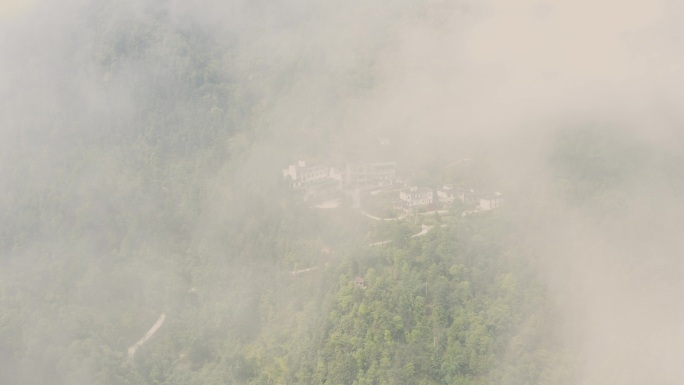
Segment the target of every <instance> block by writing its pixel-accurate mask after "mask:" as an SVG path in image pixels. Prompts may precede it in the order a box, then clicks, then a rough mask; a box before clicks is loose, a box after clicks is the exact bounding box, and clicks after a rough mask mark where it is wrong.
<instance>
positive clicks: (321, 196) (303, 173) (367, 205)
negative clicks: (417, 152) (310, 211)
mask: <svg viewBox="0 0 684 385" xmlns="http://www.w3.org/2000/svg"><path fill="white" fill-rule="evenodd" d="M399 175H400V174H399V173H398V170H397V162H395V161H384V162H373V163H347V164H346V165H344V166H342V167H332V166H330V165H329V164H328V163H326V162H324V161H309V160H298V161H297V162H296V163H293V164H290V165H289V166H288V167H287V168H286V169H283V170H282V176H283V179H284V181H285V183H286V185H287V187H288V188H290V189H292V190H294V191H297V192H299V193H301V196H302V201H303V202H305V203H306V204H307V205H310V206H313V207H318V208H335V207H338V206H339V205H340V204H341V203H342V202H343V201H345V200H348V201H350V204H351V206H352V207H353V208H355V209H358V210H361V211H362V212H363V213H364V214H366V216H369V217H371V218H372V219H378V220H383V219H384V220H391V219H393V218H397V217H400V216H405V215H408V214H417V213H426V212H439V211H440V210H442V211H445V210H449V209H450V208H451V207H452V206H453V205H454V203H460V204H461V205H460V207H461V208H462V209H463V215H467V214H470V213H476V212H482V211H488V210H492V209H495V208H497V207H499V206H501V204H502V203H503V201H504V195H503V194H502V193H501V192H498V191H497V192H484V191H478V190H477V189H475V188H473V187H471V186H456V185H454V184H444V185H441V186H439V187H438V188H435V186H420V185H416V184H414V183H412V182H411V181H409V180H407V179H404V178H400V177H399Z"/></svg>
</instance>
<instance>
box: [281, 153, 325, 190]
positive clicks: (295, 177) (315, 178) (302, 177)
mask: <svg viewBox="0 0 684 385" xmlns="http://www.w3.org/2000/svg"><path fill="white" fill-rule="evenodd" d="M329 176H330V168H329V167H328V166H327V165H325V164H322V163H317V162H314V163H311V162H307V161H305V160H300V161H298V162H297V163H295V164H291V165H290V166H289V167H288V168H287V169H285V170H283V178H285V179H288V178H289V182H290V187H292V188H293V189H295V190H298V189H303V188H307V187H309V186H312V185H315V184H318V183H321V182H324V181H325V180H326V179H328V177H329Z"/></svg>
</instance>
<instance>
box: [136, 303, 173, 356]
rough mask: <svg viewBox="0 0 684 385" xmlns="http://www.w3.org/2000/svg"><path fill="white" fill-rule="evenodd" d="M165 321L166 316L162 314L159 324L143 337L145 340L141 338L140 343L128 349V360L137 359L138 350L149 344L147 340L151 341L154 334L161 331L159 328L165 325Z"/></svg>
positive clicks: (158, 320)
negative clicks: (146, 343)
mask: <svg viewBox="0 0 684 385" xmlns="http://www.w3.org/2000/svg"><path fill="white" fill-rule="evenodd" d="M164 320H166V314H164V313H162V314H161V315H160V316H159V318H158V319H157V322H155V323H154V325H153V326H152V328H151V329H150V330H148V331H147V333H145V335H144V336H143V338H141V339H140V340H139V341H138V342H136V343H135V344H134V345H133V346H131V347H130V348H128V358H130V359H131V360H132V359H133V358H135V352H136V351H137V350H138V348H140V347H141V346H143V344H144V343H145V342H147V340H149V339H150V338H152V336H153V335H154V333H156V332H157V330H159V328H160V327H161V326H162V325H163V324H164Z"/></svg>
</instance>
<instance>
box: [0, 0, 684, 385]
mask: <svg viewBox="0 0 684 385" xmlns="http://www.w3.org/2000/svg"><path fill="white" fill-rule="evenodd" d="M683 14H684V5H682V4H679V3H677V2H672V1H664V0H663V1H659V0H657V1H628V2H619V1H614V0H598V1H584V0H582V1H569V0H559V1H526V0H525V1H517V2H509V1H504V0H495V1H459V2H451V1H446V0H422V1H419V0H400V1H394V2H391V3H390V2H380V1H375V0H371V1H361V0H351V1H344V2H342V1H332V2H313V1H308V0H290V1H284V2H276V1H270V0H260V1H238V0H231V1H228V2H220V1H205V2H183V1H143V2H137V1H124V2H117V3H116V4H108V3H106V2H102V1H85V0H83V1H80V0H79V1H75V0H73V1H66V2H60V3H59V4H57V3H50V2H46V1H39V0H35V1H19V0H5V1H2V2H0V103H1V107H0V210H1V211H0V222H2V223H1V224H0V231H2V233H1V235H0V236H1V242H2V243H1V244H0V289H1V290H2V293H3V296H4V299H3V304H2V309H0V328H4V331H3V332H2V334H0V337H1V338H0V345H4V346H2V347H0V371H3V372H5V373H6V374H4V375H3V374H0V380H2V381H5V382H6V383H8V384H15V383H16V384H19V383H45V384H47V383H51V382H50V381H54V383H55V384H57V383H73V384H79V383H89V382H90V381H94V379H95V378H100V377H97V376H98V374H97V373H94V372H93V371H92V369H90V368H91V366H88V365H91V364H88V365H86V364H81V363H80V362H82V361H79V360H84V359H83V358H82V357H81V358H78V359H76V358H73V359H71V361H70V362H67V363H65V362H61V361H59V357H58V356H59V354H58V353H50V352H48V353H44V352H43V350H44V346H43V345H41V343H44V341H50V343H51V344H52V345H51V346H53V345H54V346H66V347H69V346H71V349H77V348H76V347H75V346H76V345H77V343H76V342H74V341H82V340H83V338H81V337H82V336H80V335H79V333H78V331H74V330H72V329H69V328H70V327H73V328H76V329H77V328H78V326H73V325H95V326H94V327H91V328H92V329H93V330H91V331H90V332H89V333H90V334H89V335H90V336H91V337H92V339H94V340H96V341H98V342H97V343H94V342H93V344H99V345H98V346H100V348H98V349H104V348H102V346H105V345H107V344H109V345H107V346H108V348H106V349H105V350H107V349H110V350H112V351H116V352H119V351H120V352H121V353H117V354H120V356H121V357H120V358H122V357H123V358H125V354H126V348H127V347H128V346H129V345H133V344H134V343H135V341H137V340H138V338H140V337H142V336H143V335H144V334H145V331H147V329H148V328H149V327H151V326H152V324H153V323H154V321H155V319H157V317H159V315H160V314H162V313H164V312H166V314H167V320H166V322H167V323H169V324H171V326H167V327H169V328H172V327H176V328H177V329H172V330H182V327H181V326H178V325H181V323H183V322H186V323H187V324H189V325H195V327H196V328H197V330H198V331H197V334H201V335H193V336H192V337H188V341H189V340H192V339H198V340H199V339H207V340H211V339H212V338H215V339H217V340H218V338H219V337H212V336H211V335H204V334H202V333H204V331H203V330H204V329H201V328H202V327H205V326H206V325H212V326H211V327H214V328H215V329H216V330H224V332H225V335H223V334H221V337H220V338H224V339H225V340H226V341H239V345H240V346H243V345H244V346H247V345H249V341H251V340H250V338H257V337H255V336H258V335H259V333H266V332H264V330H268V329H267V328H266V327H264V326H263V323H264V322H266V321H263V320H262V326H261V329H259V326H258V325H257V324H258V323H259V322H257V318H258V314H259V312H266V311H265V310H264V307H265V305H264V303H266V302H265V300H264V298H271V297H272V298H279V297H278V295H279V293H277V292H269V291H268V290H267V289H264V288H263V287H262V286H259V284H257V283H256V282H261V280H264V281H269V280H273V282H274V284H275V285H276V287H277V285H285V284H286V283H282V282H285V281H284V280H283V279H281V278H277V277H279V276H278V275H277V274H278V272H283V271H288V272H289V271H290V270H293V269H301V268H305V267H309V266H311V263H312V262H311V261H312V260H313V257H308V256H307V257H301V258H300V257H299V256H293V255H295V254H297V253H296V252H295V251H293V250H299V249H297V248H298V247H302V248H306V247H308V248H309V249H310V250H309V251H310V254H314V253H320V252H319V250H321V249H322V248H323V249H326V248H327V247H329V246H330V245H329V244H331V243H334V242H338V243H337V244H336V246H337V247H338V249H337V250H338V251H337V254H338V255H340V254H343V253H344V252H345V251H344V250H345V247H348V248H349V250H352V249H353V248H354V247H357V246H358V244H360V243H362V241H357V242H356V243H354V244H353V245H348V246H344V243H343V242H342V241H340V239H342V238H343V236H344V237H346V236H348V237H352V236H355V234H357V233H356V232H358V233H362V232H363V231H364V230H365V229H366V226H367V225H366V224H362V222H361V221H360V220H359V219H358V218H357V217H354V216H353V215H351V214H349V215H347V214H339V215H338V216H336V217H334V219H331V220H330V221H329V222H326V221H324V220H322V219H320V218H318V217H316V218H318V219H312V220H311V221H312V222H311V223H313V224H312V225H310V226H309V227H306V226H301V227H297V226H300V225H293V224H294V223H300V222H297V221H299V220H301V218H302V217H304V216H305V215H309V214H292V213H291V208H292V207H293V206H291V205H289V203H287V202H289V201H287V199H286V198H283V197H276V198H272V197H273V196H275V194H277V193H276V191H279V189H281V188H282V186H281V184H282V183H281V182H282V181H281V178H280V174H279V173H280V170H281V169H282V168H285V167H287V164H290V163H293V162H294V161H296V160H297V159H302V158H311V159H329V160H330V161H331V162H332V163H333V164H334V165H335V166H337V165H340V164H342V163H344V162H346V161H350V160H357V161H387V160H392V161H396V162H397V163H398V165H399V166H403V167H404V168H405V169H410V170H412V172H413V171H415V170H424V169H430V168H431V167H433V165H434V164H443V163H453V162H456V161H458V160H460V159H464V158H468V159H471V158H472V159H474V161H473V163H476V164H477V167H480V168H478V169H477V172H476V174H477V177H478V178H479V180H480V181H481V183H482V185H483V186H486V187H487V188H490V189H492V190H494V189H496V190H500V191H504V192H505V194H506V197H507V208H506V210H507V215H509V216H510V218H511V219H510V220H511V221H512V223H514V226H515V228H516V234H518V236H519V237H520V238H521V240H520V242H522V243H524V244H526V245H528V247H529V249H530V250H533V252H531V253H530V254H531V255H532V256H531V257H530V262H529V263H531V265H532V268H533V270H534V271H535V274H536V275H535V276H536V277H538V279H539V280H540V282H541V284H542V285H543V286H544V288H545V290H546V291H547V298H548V301H549V302H550V303H551V307H552V311H551V312H552V313H553V329H554V335H555V336H558V340H559V341H560V342H559V346H560V350H562V351H563V352H564V354H566V355H567V356H568V357H571V358H570V361H571V363H570V364H568V367H570V368H572V369H569V370H570V371H572V375H571V376H569V378H571V379H572V380H571V383H572V384H573V385H575V384H577V385H606V384H642V383H650V384H678V383H681V382H682V381H683V380H684V362H683V361H682V357H684V332H683V331H682V326H681V325H683V324H684V307H682V306H681V304H680V302H681V301H680V297H681V294H682V293H684V283H682V279H681V277H682V276H684V259H682V257H683V256H684V255H682V254H683V253H684V244H682V243H683V242H684V241H683V240H682V237H681V234H682V232H683V231H684V215H683V214H684V202H683V201H682V199H681V198H682V193H683V192H684V178H682V175H683V174H682V172H684V163H683V162H684V157H683V156H682V150H684V137H683V136H682V131H681V124H682V120H683V119H684V116H683V115H682V114H683V111H684V95H683V94H682V90H684V76H683V75H682V73H684V72H683V70H684V46H683V45H682V41H683V40H682V38H683V37H684V28H682V25H684V20H682V16H681V15H683ZM385 137H386V138H389V141H390V142H391V146H390V149H389V150H386V151H387V152H386V153H384V154H381V155H382V156H385V157H386V158H390V159H378V156H379V150H378V149H377V148H378V146H377V145H376V143H377V140H378V138H385ZM569 164H570V165H569ZM416 172H417V173H420V172H422V171H416ZM440 172H442V171H440ZM429 177H430V176H429V175H428V177H426V178H429ZM437 179H438V178H437V177H435V180H437ZM272 218H276V220H274V224H270V222H269V220H271V219H272ZM307 218H308V217H307ZM276 222H277V223H276ZM364 223H365V222H364ZM290 226H293V227H290ZM316 231H319V232H320V233H316V234H315V235H314V232H316ZM307 232H309V233H307ZM272 234H281V235H278V237H282V239H284V241H277V242H270V241H269V240H268V239H269V238H268V237H269V236H271V235H272ZM250 237H254V239H258V241H251V240H250V239H252V238H250ZM274 237H275V236H274ZM307 237H309V238H312V240H308V238H307ZM300 238H301V239H307V241H303V240H301V239H300ZM278 239H281V238H278ZM306 242H310V243H306ZM350 243H351V242H350ZM304 244H306V246H302V245H304ZM312 245H315V246H312ZM314 247H315V248H317V249H316V250H314ZM330 247H332V246H330ZM226 250H228V251H226ZM349 252H350V253H351V251H349ZM262 254H263V255H273V256H274V257H273V258H274V259H273V260H265V259H259V258H257V257H255V256H256V255H262ZM297 255H299V254H297ZM297 258H300V259H297ZM306 258H311V259H306ZM336 258H340V260H342V257H336ZM129 260H130V262H126V263H123V262H121V261H129ZM293 261H294V262H293ZM334 261H336V260H334V259H333V260H331V262H330V263H331V264H334V263H335V262H334ZM307 263H308V265H307ZM122 266H123V267H122ZM321 266H323V265H321ZM264 269H273V270H272V271H271V270H269V273H268V274H271V273H272V275H267V274H266V273H263V274H262V271H264ZM321 270H323V267H321ZM274 277H276V278H274ZM281 281H282V282H281ZM319 281H320V282H324V283H320V285H321V287H326V288H328V286H326V285H332V283H328V282H327V281H326V279H324V278H320V279H319ZM70 282H71V283H70ZM74 282H77V283H74ZM312 282H313V279H312ZM316 282H318V281H316ZM252 287H254V290H253V291H249V293H250V294H245V295H243V294H239V293H238V289H241V288H252ZM236 288H237V289H236ZM245 290H247V289H245ZM297 290H302V292H307V291H311V289H307V288H306V287H305V286H302V287H299V286H298V289H297ZM313 291H315V290H313ZM50 293H53V294H52V296H51V294H50ZM54 293H61V294H59V295H57V294H54ZM231 293H233V294H231ZM282 295H285V294H282ZM269 296H270V297H269ZM426 296H427V294H426ZM53 297H55V298H53ZM190 297H192V298H190ZM195 297H196V298H195ZM188 298H190V299H188ZM280 300H282V298H280V299H277V300H276V299H274V300H273V302H274V303H277V302H278V301H280ZM188 301H196V302H198V303H201V304H204V303H211V304H220V305H215V308H211V309H213V310H207V309H206V308H205V307H202V306H198V307H197V309H198V310H197V313H196V314H194V315H193V317H195V318H192V321H189V320H188V318H183V319H182V320H178V317H176V318H174V311H176V312H177V313H181V311H180V310H178V309H181V308H186V306H188V305H187V303H190V302H188ZM285 301H287V299H286V300H285ZM316 301H319V302H321V303H322V302H323V301H324V294H321V295H320V298H318V299H317V300H316ZM193 303H194V302H193ZM273 306H274V308H276V306H275V305H273ZM306 306H308V305H301V307H304V308H306ZM11 309H14V310H11ZM83 309H85V310H83ZM216 309H219V310H216ZM288 310H289V309H288ZM269 311H271V312H272V313H277V310H269ZM298 311H299V310H298ZM302 311H303V310H302ZM269 314H271V313H269ZM297 314H299V313H297ZM71 316H73V319H75V320H77V321H74V320H71V318H69V317H71ZM272 316H273V317H274V318H277V315H272ZM40 317H43V319H40ZM321 317H323V316H322V315H321ZM58 319H59V320H61V321H59V322H62V324H60V325H62V326H59V327H54V328H53V327H48V326H46V325H49V324H52V323H53V322H58V321H57V320H58ZM65 319H69V320H67V321H64V320H65ZM113 319H116V320H117V322H119V324H117V325H120V326H116V327H114V326H111V327H110V326H106V325H109V324H108V322H109V321H110V320H113ZM49 320H52V321H49ZM119 320H123V321H119ZM292 322H294V321H292ZM297 322H299V321H297ZM301 322H304V321H301ZM306 322H311V323H312V324H314V323H315V322H317V319H311V320H307V321H306ZM174 325H176V326H174ZM198 325H199V326H198ZM226 325H239V327H236V329H235V330H239V331H235V332H233V331H232V329H230V328H228V327H227V326H226ZM306 325H308V324H306ZM89 327H90V326H89ZM163 327H164V326H162V328H161V329H160V333H161V332H163V330H164V329H163ZM206 327H207V330H209V328H210V327H209V326H206ZM301 327H302V328H305V326H301ZM107 328H110V329H107ZM113 328H118V329H116V330H114V331H112V330H113ZM229 329H230V330H229ZM199 330H202V331H199ZM211 330H214V329H211ZM225 330H228V331H225ZM116 333H119V334H121V335H122V336H121V337H120V339H119V340H111V339H107V338H109V337H107V338H105V337H101V336H104V335H107V336H109V335H113V334H116ZM178 333H180V332H178ZM206 334H208V333H206ZM245 336H247V337H245ZM91 337H89V338H91ZM55 341H57V342H55ZM103 341H104V342H103ZM153 341H154V340H153ZM183 341H184V342H178V344H179V345H182V343H185V342H187V341H185V340H183ZM193 341H194V340H193ZM436 341H437V340H436V339H435V345H436V344H437V342H436ZM79 343H83V344H84V345H85V344H86V342H79ZM188 343H190V342H188ZM236 344H238V343H236ZM226 346H228V343H226ZM214 348H215V349H216V350H221V349H223V351H227V350H228V349H230V348H228V347H225V346H223V347H220V348H219V347H210V348H207V350H211V349H214ZM93 349H94V348H93ZM169 349H171V348H169ZM179 349H180V348H179ZM236 349H238V348H236ZM251 349H252V351H253V350H255V349H256V348H251ZM293 349H294V348H293ZM181 350H182V349H181ZM55 351H56V348H55ZM16 352H21V353H16ZM103 354H104V353H103ZM184 354H185V353H183V355H181V356H180V357H181V358H179V359H178V360H179V361H181V360H182V357H185V355H184ZM188 354H190V353H188ZM17 357H19V358H17ZM117 357H118V356H117ZM247 357H249V353H248V354H247ZM123 358H122V359H123ZM2 361H5V362H6V363H3V362H2ZM149 361H150V362H151V361H153V359H151V358H150V359H149ZM83 362H86V361H85V360H84V361H83ZM146 362H147V361H146ZM174 362H175V361H174ZM122 365H123V364H122ZM178 365H180V364H178ZM217 365H218V364H217ZM231 365H232V364H231ZM55 367H58V368H59V370H57V369H54V368H55ZM193 368H194V367H193ZM193 370H195V368H194V369H193ZM198 370H199V369H198ZM202 370H205V371H208V370H209V369H202ZM212 370H213V369H212ZM33 371H35V372H40V373H41V374H40V375H36V374H35V373H33V374H31V373H32V372H33ZM53 372H59V373H66V374H60V375H59V376H58V377H57V379H54V378H52V377H51V376H52V374H51V373H53ZM148 374H149V373H148ZM60 376H61V377H60ZM150 376H151V375H150ZM140 378H142V377H140ZM146 378H148V377H146ZM178 381H181V380H178ZM240 381H241V380H240V379H234V382H235V383H241V382H240ZM242 381H244V380H242ZM122 383H129V382H122ZM139 383H145V382H139ZM245 383H246V382H245Z"/></svg>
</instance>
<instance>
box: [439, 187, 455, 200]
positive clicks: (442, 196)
mask: <svg viewBox="0 0 684 385" xmlns="http://www.w3.org/2000/svg"><path fill="white" fill-rule="evenodd" d="M455 196H456V191H455V189H454V186H453V185H450V184H445V185H444V186H442V188H441V189H439V190H437V199H438V200H439V201H440V202H442V203H451V202H453V201H454V197H455Z"/></svg>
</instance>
